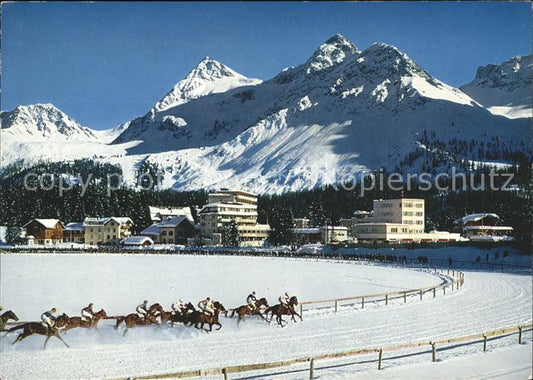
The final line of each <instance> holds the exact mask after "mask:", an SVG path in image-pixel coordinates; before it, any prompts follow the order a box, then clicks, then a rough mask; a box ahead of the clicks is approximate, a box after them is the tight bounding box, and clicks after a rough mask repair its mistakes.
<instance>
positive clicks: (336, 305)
mask: <svg viewBox="0 0 533 380" xmlns="http://www.w3.org/2000/svg"><path fill="white" fill-rule="evenodd" d="M337 302H338V301H337V300H335V313H336V312H337Z"/></svg>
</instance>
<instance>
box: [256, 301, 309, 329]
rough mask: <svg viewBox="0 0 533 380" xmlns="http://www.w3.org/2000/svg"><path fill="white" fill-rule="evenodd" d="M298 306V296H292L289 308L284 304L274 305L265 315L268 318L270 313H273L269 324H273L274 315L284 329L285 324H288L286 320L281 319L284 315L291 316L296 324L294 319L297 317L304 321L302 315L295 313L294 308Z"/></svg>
mask: <svg viewBox="0 0 533 380" xmlns="http://www.w3.org/2000/svg"><path fill="white" fill-rule="evenodd" d="M296 305H298V299H297V298H296V296H292V297H291V298H290V300H289V306H288V307H287V306H286V305H284V304H278V305H274V306H272V307H269V308H268V309H266V310H265V315H266V316H267V317H268V313H272V315H271V317H270V321H269V323H270V322H272V319H273V318H274V315H276V321H277V322H278V325H280V326H281V327H283V322H285V323H287V322H286V321H285V320H283V319H282V318H281V316H282V315H290V316H291V317H292V320H293V321H294V322H296V319H295V318H294V316H295V315H296V316H298V317H299V318H300V320H301V321H302V320H303V319H302V317H301V316H300V314H298V313H297V312H296V311H294V306H296Z"/></svg>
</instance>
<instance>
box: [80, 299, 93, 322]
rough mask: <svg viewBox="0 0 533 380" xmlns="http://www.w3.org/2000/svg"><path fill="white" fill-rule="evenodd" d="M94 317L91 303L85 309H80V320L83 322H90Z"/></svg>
mask: <svg viewBox="0 0 533 380" xmlns="http://www.w3.org/2000/svg"><path fill="white" fill-rule="evenodd" d="M93 317H94V311H93V303H92V302H91V303H90V304H89V305H88V306H87V307H84V308H83V309H81V319H82V320H83V321H92V319H93Z"/></svg>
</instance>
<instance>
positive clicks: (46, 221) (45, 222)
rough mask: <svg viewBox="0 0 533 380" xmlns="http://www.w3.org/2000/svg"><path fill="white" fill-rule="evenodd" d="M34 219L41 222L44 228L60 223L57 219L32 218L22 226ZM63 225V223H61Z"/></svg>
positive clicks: (53, 226)
mask: <svg viewBox="0 0 533 380" xmlns="http://www.w3.org/2000/svg"><path fill="white" fill-rule="evenodd" d="M33 221H36V222H37V223H39V224H42V225H43V227H44V228H55V226H56V224H57V223H61V221H60V220H59V219H32V220H30V221H29V222H28V223H26V224H25V225H24V226H23V227H26V226H27V225H28V224H30V223H31V222H33ZM61 225H63V223H61Z"/></svg>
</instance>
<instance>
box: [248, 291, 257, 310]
mask: <svg viewBox="0 0 533 380" xmlns="http://www.w3.org/2000/svg"><path fill="white" fill-rule="evenodd" d="M256 301H257V298H256V297H255V290H254V291H253V292H252V293H250V294H248V297H246V303H247V304H248V307H249V308H250V310H251V311H255V309H257V307H256V305H255V302H256Z"/></svg>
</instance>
